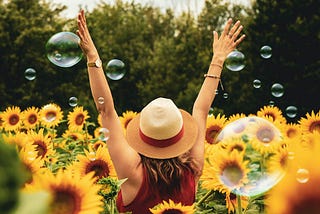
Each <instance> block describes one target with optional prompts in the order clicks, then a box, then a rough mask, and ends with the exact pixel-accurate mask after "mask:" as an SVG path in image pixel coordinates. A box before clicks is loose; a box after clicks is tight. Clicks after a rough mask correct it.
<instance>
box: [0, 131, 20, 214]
mask: <svg viewBox="0 0 320 214" xmlns="http://www.w3.org/2000/svg"><path fill="white" fill-rule="evenodd" d="M24 173H25V171H24V169H23V166H22V164H21V162H20V159H19V157H18V154H17V150H16V148H15V147H14V146H12V145H9V144H6V143H5V142H4V141H3V139H2V135H0V210H1V212H2V213H9V212H10V211H12V210H13V209H14V208H15V207H16V205H17V201H18V198H19V189H20V187H21V185H22V183H23V182H24V179H25V177H24V175H25V174H24Z"/></svg>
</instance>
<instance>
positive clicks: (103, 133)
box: [99, 128, 110, 142]
mask: <svg viewBox="0 0 320 214" xmlns="http://www.w3.org/2000/svg"><path fill="white" fill-rule="evenodd" d="M109 138H110V132H109V130H108V129H107V128H100V129H99V140H101V141H103V142H107V141H108V140H109Z"/></svg>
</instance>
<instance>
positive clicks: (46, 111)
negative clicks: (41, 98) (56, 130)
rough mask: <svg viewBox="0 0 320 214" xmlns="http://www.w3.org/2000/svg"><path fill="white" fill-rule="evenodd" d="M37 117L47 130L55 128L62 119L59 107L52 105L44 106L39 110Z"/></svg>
mask: <svg viewBox="0 0 320 214" xmlns="http://www.w3.org/2000/svg"><path fill="white" fill-rule="evenodd" d="M39 115H40V118H41V123H42V124H43V125H44V126H46V127H48V128H51V127H55V126H57V125H58V124H59V123H60V122H61V120H62V119H63V112H62V111H61V108H60V106H58V105H57V104H54V103H50V104H47V105H44V106H43V107H42V108H41V109H40V111H39Z"/></svg>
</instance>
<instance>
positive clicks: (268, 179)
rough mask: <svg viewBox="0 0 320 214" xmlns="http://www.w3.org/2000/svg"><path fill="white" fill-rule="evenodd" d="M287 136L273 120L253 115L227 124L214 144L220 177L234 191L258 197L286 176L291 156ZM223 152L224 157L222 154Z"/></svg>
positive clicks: (242, 194)
mask: <svg viewBox="0 0 320 214" xmlns="http://www.w3.org/2000/svg"><path fill="white" fill-rule="evenodd" d="M282 141H283V138H282V136H281V132H280V131H279V130H278V128H277V127H276V126H275V125H274V124H273V123H271V122H270V121H268V120H266V119H264V118H261V117H257V116H249V117H244V118H240V119H237V120H235V121H233V122H231V123H229V124H227V125H226V126H225V127H224V128H223V129H222V130H221V131H220V133H219V134H218V135H217V137H216V139H215V142H214V143H213V145H214V146H217V147H216V148H219V150H218V152H216V154H215V157H214V158H215V159H216V160H217V159H219V161H216V162H218V163H220V165H219V166H214V167H218V168H219V172H218V173H217V176H218V177H219V180H220V181H221V182H222V183H223V184H224V186H225V187H227V188H228V189H229V190H230V191H231V192H232V193H234V194H237V195H241V196H249V197H251V196H258V195H261V194H263V193H265V192H267V191H268V190H270V189H271V188H272V187H273V186H274V185H276V184H277V183H278V182H279V181H280V180H281V179H282V178H283V176H284V174H285V172H286V166H285V165H284V164H283V162H282V160H283V159H282V158H283V157H287V151H286V148H283V146H282V145H283V142H282ZM217 155H219V156H217ZM220 155H221V156H220Z"/></svg>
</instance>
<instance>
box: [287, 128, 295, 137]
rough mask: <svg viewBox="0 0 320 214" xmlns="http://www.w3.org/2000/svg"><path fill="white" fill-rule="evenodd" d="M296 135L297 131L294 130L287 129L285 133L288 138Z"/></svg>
mask: <svg viewBox="0 0 320 214" xmlns="http://www.w3.org/2000/svg"><path fill="white" fill-rule="evenodd" d="M296 135H297V131H296V130H295V129H289V130H288V131H287V136H288V137H289V138H293V137H295V136H296Z"/></svg>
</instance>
